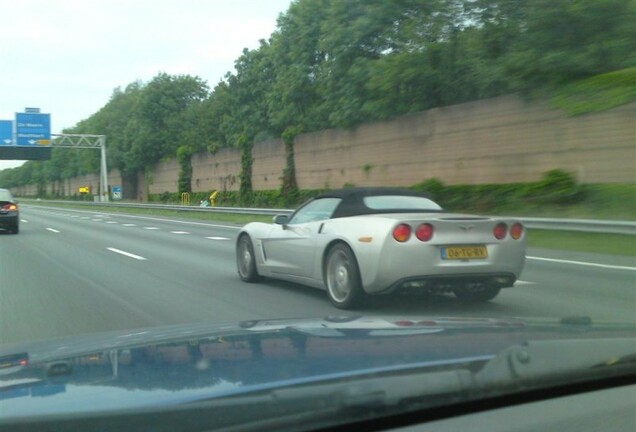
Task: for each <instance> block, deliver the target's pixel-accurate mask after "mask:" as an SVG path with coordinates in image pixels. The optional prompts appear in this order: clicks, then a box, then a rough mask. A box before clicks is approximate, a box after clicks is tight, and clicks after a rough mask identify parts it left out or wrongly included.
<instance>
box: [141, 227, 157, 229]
mask: <svg viewBox="0 0 636 432" xmlns="http://www.w3.org/2000/svg"><path fill="white" fill-rule="evenodd" d="M144 229H147V230H158V229H159V228H158V227H144Z"/></svg>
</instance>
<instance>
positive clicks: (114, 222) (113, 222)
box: [106, 221, 117, 224]
mask: <svg viewBox="0 0 636 432" xmlns="http://www.w3.org/2000/svg"><path fill="white" fill-rule="evenodd" d="M106 223H107V224H116V223H117V221H106Z"/></svg>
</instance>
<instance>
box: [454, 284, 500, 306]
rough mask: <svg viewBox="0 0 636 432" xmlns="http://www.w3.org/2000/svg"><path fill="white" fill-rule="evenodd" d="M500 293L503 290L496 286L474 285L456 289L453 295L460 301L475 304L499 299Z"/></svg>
mask: <svg viewBox="0 0 636 432" xmlns="http://www.w3.org/2000/svg"><path fill="white" fill-rule="evenodd" d="M499 291H501V288H500V287H498V286H495V285H490V284H486V283H474V284H466V285H465V286H463V287H460V288H456V289H455V290H454V291H453V293H454V294H455V297H457V298H458V299H459V300H461V301H464V302H467V303H473V302H486V301H489V300H492V299H494V298H495V297H497V295H498V294H499Z"/></svg>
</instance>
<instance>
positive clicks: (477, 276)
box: [360, 241, 526, 294]
mask: <svg viewBox="0 0 636 432" xmlns="http://www.w3.org/2000/svg"><path fill="white" fill-rule="evenodd" d="M442 247H444V245H426V246H424V245H418V244H410V245H397V244H389V245H387V246H385V247H384V248H383V250H382V252H381V254H380V256H379V260H378V261H377V262H376V264H375V265H370V263H369V262H361V263H360V264H361V265H360V270H361V276H362V279H363V286H364V289H365V291H366V292H368V293H370V294H379V293H384V292H387V291H391V290H395V289H396V288H397V287H400V286H401V285H404V283H405V282H412V281H425V282H426V281H429V282H430V283H428V284H427V285H428V286H431V285H432V284H436V285H439V286H441V285H444V284H446V283H447V282H452V283H457V284H459V283H463V282H484V281H492V279H493V278H498V277H501V278H505V279H506V281H503V279H502V281H501V282H497V284H498V285H499V286H501V287H505V286H512V284H514V282H515V281H516V280H517V279H518V278H519V277H520V276H521V272H522V270H523V267H524V264H525V251H526V248H525V242H513V241H506V242H501V243H498V244H494V243H491V244H485V247H486V248H487V250H488V255H487V257H486V258H484V259H466V260H448V259H444V258H443V257H442V254H441V253H440V250H441V248H442Z"/></svg>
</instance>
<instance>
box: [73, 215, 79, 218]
mask: <svg viewBox="0 0 636 432" xmlns="http://www.w3.org/2000/svg"><path fill="white" fill-rule="evenodd" d="M71 217H72V218H73V219H75V218H78V217H79V216H78V215H71Z"/></svg>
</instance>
